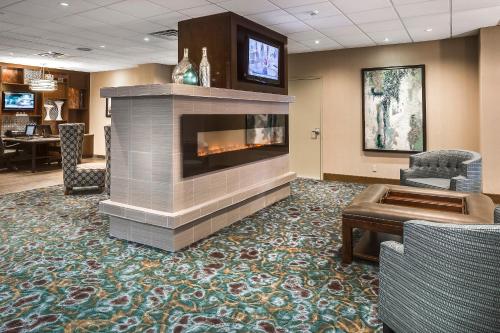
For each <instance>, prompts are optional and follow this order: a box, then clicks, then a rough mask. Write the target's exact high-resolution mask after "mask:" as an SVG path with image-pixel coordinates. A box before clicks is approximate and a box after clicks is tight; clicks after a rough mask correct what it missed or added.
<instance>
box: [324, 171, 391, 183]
mask: <svg viewBox="0 0 500 333" xmlns="http://www.w3.org/2000/svg"><path fill="white" fill-rule="evenodd" d="M323 179H324V180H333V181H337V182H346V183H360V184H392V185H399V179H389V178H377V177H364V176H352V175H340V174H335V173H324V174H323Z"/></svg>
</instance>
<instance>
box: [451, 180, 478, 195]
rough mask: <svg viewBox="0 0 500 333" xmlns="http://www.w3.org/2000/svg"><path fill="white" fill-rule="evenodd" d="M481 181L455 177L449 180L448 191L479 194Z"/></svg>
mask: <svg viewBox="0 0 500 333" xmlns="http://www.w3.org/2000/svg"><path fill="white" fill-rule="evenodd" d="M481 187H482V184H481V179H476V178H467V177H464V176H456V177H453V178H451V179H450V190H452V191H458V192H481Z"/></svg>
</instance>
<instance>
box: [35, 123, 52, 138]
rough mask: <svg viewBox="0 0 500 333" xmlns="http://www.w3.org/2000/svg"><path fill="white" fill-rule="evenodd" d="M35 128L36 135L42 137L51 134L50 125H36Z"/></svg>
mask: <svg viewBox="0 0 500 333" xmlns="http://www.w3.org/2000/svg"><path fill="white" fill-rule="evenodd" d="M36 130H37V132H38V135H41V136H43V137H44V138H47V137H49V136H51V135H52V128H51V127H50V125H36Z"/></svg>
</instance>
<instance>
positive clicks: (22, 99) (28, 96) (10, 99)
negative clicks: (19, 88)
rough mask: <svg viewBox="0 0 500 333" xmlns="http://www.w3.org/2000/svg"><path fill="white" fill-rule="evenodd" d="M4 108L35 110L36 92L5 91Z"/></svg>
mask: <svg viewBox="0 0 500 333" xmlns="http://www.w3.org/2000/svg"><path fill="white" fill-rule="evenodd" d="M3 108H4V109H5V110H33V109H34V108H35V94H33V93H29V92H23V93H16V92H4V95H3Z"/></svg>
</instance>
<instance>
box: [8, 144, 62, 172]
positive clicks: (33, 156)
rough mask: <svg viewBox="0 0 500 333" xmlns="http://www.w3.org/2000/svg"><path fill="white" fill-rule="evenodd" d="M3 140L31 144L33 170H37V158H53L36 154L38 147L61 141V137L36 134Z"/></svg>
mask: <svg viewBox="0 0 500 333" xmlns="http://www.w3.org/2000/svg"><path fill="white" fill-rule="evenodd" d="M2 140H3V141H5V142H10V143H20V144H21V145H23V146H31V172H35V171H36V160H40V159H47V158H51V157H52V156H49V155H45V156H37V154H36V148H37V147H38V146H39V145H51V144H56V143H59V142H60V141H61V139H59V137H48V138H44V137H41V136H34V137H32V138H28V137H17V138H5V137H4V138H2Z"/></svg>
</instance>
